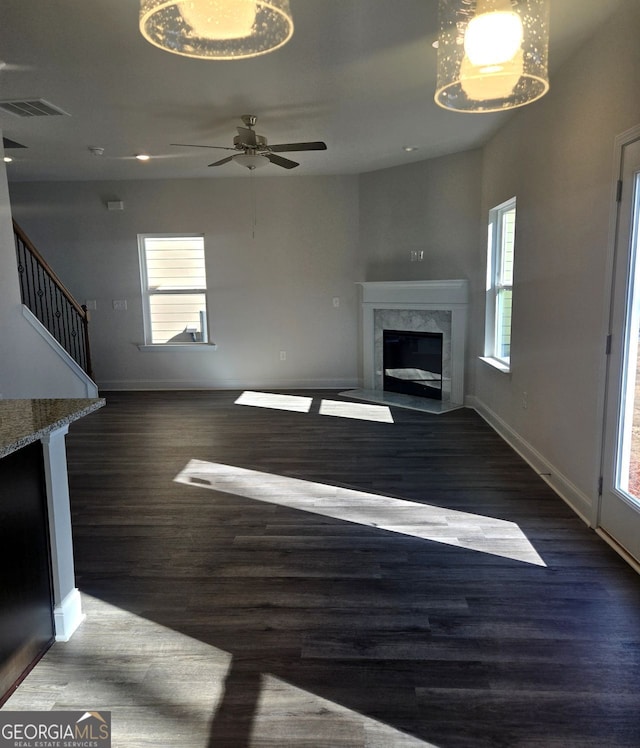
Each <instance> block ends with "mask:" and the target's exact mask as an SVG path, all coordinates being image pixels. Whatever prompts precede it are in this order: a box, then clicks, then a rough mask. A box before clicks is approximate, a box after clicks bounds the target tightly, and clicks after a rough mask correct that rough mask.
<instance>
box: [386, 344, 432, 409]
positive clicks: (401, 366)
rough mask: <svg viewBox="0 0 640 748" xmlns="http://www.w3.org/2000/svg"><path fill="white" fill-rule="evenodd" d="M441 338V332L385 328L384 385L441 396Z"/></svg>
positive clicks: (422, 394)
mask: <svg viewBox="0 0 640 748" xmlns="http://www.w3.org/2000/svg"><path fill="white" fill-rule="evenodd" d="M442 338H443V335H442V333H440V332H414V331H411V330H384V331H383V344H382V362H383V363H382V372H383V375H382V382H383V389H385V390H386V391H388V392H399V393H401V394H404V395H416V396H417V397H430V398H432V399H433V400H442Z"/></svg>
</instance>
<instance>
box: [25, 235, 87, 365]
mask: <svg viewBox="0 0 640 748" xmlns="http://www.w3.org/2000/svg"><path fill="white" fill-rule="evenodd" d="M13 234H14V238H15V243H16V254H17V257H18V274H19V277H20V294H21V297H22V303H23V304H24V305H25V306H26V307H27V308H28V309H29V310H30V312H31V313H32V314H33V315H34V316H35V317H36V318H37V319H38V321H39V322H40V323H41V324H42V325H43V327H45V328H46V330H47V331H48V332H49V333H50V334H51V335H52V336H53V337H54V338H55V340H56V341H57V342H58V343H59V344H60V346H62V348H64V350H65V351H66V352H67V353H68V354H69V356H71V358H72V359H73V360H74V361H75V362H76V364H78V366H79V367H80V368H81V369H82V370H83V371H84V372H85V373H86V375H87V376H88V377H90V378H91V379H93V372H92V370H91V352H90V349H89V315H88V313H87V307H86V306H85V305H80V304H78V302H77V301H76V300H75V299H74V298H73V296H72V295H71V293H70V292H69V291H68V290H67V289H66V288H65V286H64V284H63V283H62V281H61V280H60V279H59V278H58V276H57V275H56V274H55V273H54V272H53V270H52V269H51V268H50V267H49V265H48V264H47V262H46V260H45V259H44V258H43V257H42V255H41V254H40V253H39V252H38V250H37V249H36V248H35V247H34V245H33V244H32V243H31V241H30V240H29V238H28V237H27V235H26V234H25V233H24V231H23V230H22V229H21V228H20V226H18V224H17V223H16V222H15V221H14V222H13Z"/></svg>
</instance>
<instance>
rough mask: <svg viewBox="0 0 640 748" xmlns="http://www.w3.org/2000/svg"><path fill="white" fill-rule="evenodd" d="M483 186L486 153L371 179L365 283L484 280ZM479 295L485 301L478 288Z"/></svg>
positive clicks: (365, 197) (363, 233)
mask: <svg viewBox="0 0 640 748" xmlns="http://www.w3.org/2000/svg"><path fill="white" fill-rule="evenodd" d="M452 116H454V117H455V116H457V115H452ZM481 186H482V151H481V150H480V149H478V150H473V151H466V152H464V153H457V154H454V155H451V156H443V157H441V158H436V159H432V160H430V161H421V162H417V163H414V164H411V165H408V166H400V167H396V168H395V169H385V170H383V171H376V172H371V173H369V174H363V175H362V176H361V177H360V248H361V253H362V256H363V258H364V274H365V280H367V281H384V280H447V279H457V278H464V279H466V280H473V279H475V278H477V277H478V276H479V275H481V274H482V273H483V272H484V270H483V268H484V258H483V257H482V255H481V254H480V253H479V252H478V247H479V246H483V245H485V239H484V235H485V228H484V223H483V218H482V213H481V210H480V195H481ZM413 250H416V251H418V252H419V251H423V252H424V260H423V261H422V262H412V261H411V252H412V251H413ZM471 291H472V294H473V293H474V292H475V293H476V295H477V293H478V292H477V289H476V284H475V283H474V284H472V285H471ZM479 294H480V298H474V296H473V295H472V296H471V300H470V303H471V306H472V308H474V309H475V308H476V307H477V306H478V304H482V303H483V294H484V289H483V288H481V289H480V291H479ZM473 349H474V347H470V348H469V351H471V350H473ZM471 364H472V360H471V359H470V358H469V359H468V361H467V367H466V372H465V389H466V390H467V391H468V392H473V391H474V383H473V375H474V372H475V367H474V366H472V365H471Z"/></svg>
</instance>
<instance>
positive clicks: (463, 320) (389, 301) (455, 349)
mask: <svg viewBox="0 0 640 748" xmlns="http://www.w3.org/2000/svg"><path fill="white" fill-rule="evenodd" d="M358 285H359V286H361V288H362V298H361V303H362V361H363V381H364V387H365V388H366V389H370V390H373V389H376V376H375V342H374V337H375V331H374V314H375V311H376V310H377V309H398V310H414V309H415V310H425V311H448V312H450V313H451V404H455V405H463V404H464V361H465V351H466V342H467V308H468V301H469V282H468V281H467V280H464V279H458V280H429V281H373V282H370V281H362V282H359V283H358Z"/></svg>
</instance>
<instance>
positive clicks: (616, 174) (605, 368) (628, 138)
mask: <svg viewBox="0 0 640 748" xmlns="http://www.w3.org/2000/svg"><path fill="white" fill-rule="evenodd" d="M637 140H640V125H637V126H635V127H632V128H631V129H629V130H626V131H625V132H623V133H621V134H620V135H618V136H617V137H616V138H615V143H614V158H613V162H614V167H613V178H612V180H611V185H612V186H611V209H610V212H609V232H608V242H607V248H608V252H607V265H606V272H605V295H604V299H605V302H606V307H605V308H606V310H607V313H606V315H605V318H604V321H603V335H602V340H603V356H602V363H601V373H602V376H601V381H602V386H601V388H600V392H599V397H598V418H599V422H600V424H601V426H602V428H601V430H600V434H599V444H598V450H599V453H600V465H599V476H600V477H599V479H598V490H597V491H596V495H597V498H596V501H595V502H594V505H593V509H592V516H591V525H592V527H594V528H595V530H596V531H597V532H598V533H599V534H600V535H602V537H603V538H604V539H605V540H606V541H607V542H608V543H609V544H611V545H612V546H613V547H614V548H615V549H616V550H617V551H618V552H619V553H620V554H621V555H623V556H624V557H625V558H626V559H627V560H628V561H629V562H630V563H632V565H634V566H635V567H636V568H639V567H638V565H637V563H635V562H634V561H633V559H632V558H631V557H630V556H629V555H628V554H626V553H625V551H624V549H623V548H622V547H621V546H619V545H618V544H617V543H616V542H615V539H613V538H611V536H609V535H608V533H606V532H605V531H604V530H603V529H602V528H601V527H600V516H601V511H602V505H603V498H604V490H605V489H603V487H602V476H603V474H604V465H605V448H606V446H607V445H606V442H605V428H606V418H607V411H606V403H607V393H608V387H609V381H610V377H611V375H612V372H611V371H610V367H609V361H608V356H607V351H608V349H609V340H610V338H609V336H610V335H612V334H617V333H618V332H619V331H618V330H612V329H611V328H612V323H613V319H612V314H613V303H614V273H615V267H616V249H617V234H618V228H619V226H618V223H619V212H620V195H619V184H620V180H621V179H622V171H623V166H624V165H623V154H624V148H625V147H626V146H628V145H630V144H631V143H633V142H635V141H637ZM639 570H640V568H639Z"/></svg>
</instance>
